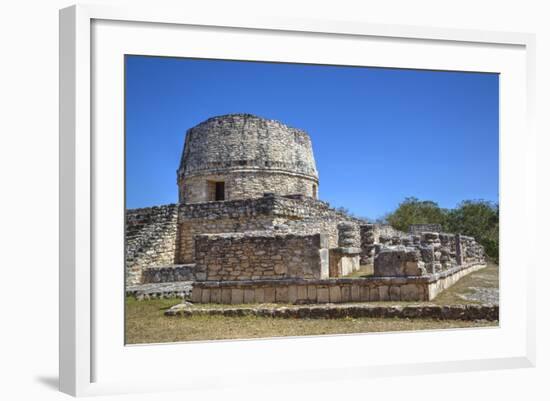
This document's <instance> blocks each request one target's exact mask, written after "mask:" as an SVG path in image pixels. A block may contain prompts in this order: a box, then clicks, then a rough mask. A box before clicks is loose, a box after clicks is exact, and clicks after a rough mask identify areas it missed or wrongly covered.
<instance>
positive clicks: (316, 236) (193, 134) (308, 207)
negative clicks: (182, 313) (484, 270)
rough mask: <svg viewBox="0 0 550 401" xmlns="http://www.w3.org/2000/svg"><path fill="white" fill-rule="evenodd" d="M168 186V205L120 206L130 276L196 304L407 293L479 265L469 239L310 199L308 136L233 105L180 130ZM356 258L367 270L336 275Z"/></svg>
mask: <svg viewBox="0 0 550 401" xmlns="http://www.w3.org/2000/svg"><path fill="white" fill-rule="evenodd" d="M177 184H178V188H179V203H178V204H173V205H166V206H158V207H152V208H144V209H134V210H128V211H127V214H126V224H127V225H126V279H127V284H128V285H133V286H135V285H137V284H143V285H152V284H154V283H162V284H163V285H167V288H171V289H170V293H174V292H178V291H179V292H181V293H185V294H188V293H189V292H191V299H192V301H193V302H205V303H206V302H212V303H243V302H244V303H253V302H283V303H323V302H348V301H349V302H351V301H378V300H380V301H384V300H411V301H414V300H429V299H432V298H433V297H434V296H435V295H437V293H438V292H439V291H441V290H442V289H444V288H446V287H448V286H449V285H452V284H453V283H454V282H455V281H456V280H457V279H459V278H460V277H462V276H463V275H464V274H467V273H469V272H470V271H473V270H476V269H478V268H480V267H483V266H484V251H483V248H482V247H481V246H480V245H479V244H477V243H476V242H475V240H474V239H473V238H470V237H465V236H462V235H460V234H445V233H441V232H440V231H441V229H440V227H439V229H438V227H436V226H435V225H428V226H425V227H420V226H415V227H411V229H410V231H409V233H404V232H400V231H398V230H395V229H393V228H392V227H391V226H387V225H379V224H371V223H369V222H367V221H364V220H360V219H356V218H353V217H351V216H349V215H347V214H345V213H342V212H340V211H338V210H335V209H333V208H331V207H330V206H329V205H328V204H327V203H326V202H323V201H320V200H318V199H317V194H318V188H319V177H318V173H317V168H316V166H315V160H314V156H313V150H312V144H311V139H310V137H309V135H308V134H307V133H306V132H304V131H301V130H298V129H295V128H290V127H288V126H286V125H284V124H282V123H280V122H277V121H273V120H266V119H263V118H259V117H256V116H252V115H248V114H233V115H226V116H219V117H213V118H210V119H208V120H206V121H204V122H203V123H201V124H199V125H197V126H196V127H194V128H191V129H189V130H188V131H187V135H186V138H185V145H184V150H183V152H182V158H181V162H180V166H179V169H178V170H177ZM426 228H429V229H430V230H426ZM361 265H373V269H374V275H372V276H369V277H357V278H355V277H354V278H348V277H346V276H348V275H350V274H351V273H354V272H355V271H357V270H359V269H360V267H361ZM183 282H189V287H185V288H186V290H185V291H183V290H181V288H180V286H178V285H173V286H170V285H169V283H183ZM176 287H177V288H179V290H178V289H175V288H176ZM187 288H190V290H189V291H188V290H187ZM180 290H181V291H180ZM167 291H168V290H167Z"/></svg>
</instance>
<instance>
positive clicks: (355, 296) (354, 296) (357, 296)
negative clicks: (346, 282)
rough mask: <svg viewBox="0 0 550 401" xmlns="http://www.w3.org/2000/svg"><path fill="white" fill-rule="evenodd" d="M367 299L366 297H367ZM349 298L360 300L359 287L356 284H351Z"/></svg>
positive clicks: (354, 300) (355, 300)
mask: <svg viewBox="0 0 550 401" xmlns="http://www.w3.org/2000/svg"><path fill="white" fill-rule="evenodd" d="M367 299H368V297H367ZM351 300H352V301H353V302H358V301H361V287H359V286H358V285H356V284H353V285H352V286H351Z"/></svg>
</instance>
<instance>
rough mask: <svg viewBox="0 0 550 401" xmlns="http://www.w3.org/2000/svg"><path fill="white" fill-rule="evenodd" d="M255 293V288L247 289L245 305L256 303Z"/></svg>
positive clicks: (245, 291)
mask: <svg viewBox="0 0 550 401" xmlns="http://www.w3.org/2000/svg"><path fill="white" fill-rule="evenodd" d="M254 295H255V292H254V288H245V290H244V303H245V304H253V303H255V302H256V301H255V299H254V298H255V297H254Z"/></svg>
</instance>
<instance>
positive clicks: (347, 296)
mask: <svg viewBox="0 0 550 401" xmlns="http://www.w3.org/2000/svg"><path fill="white" fill-rule="evenodd" d="M340 289H341V292H342V302H350V301H351V286H349V285H344V286H342V287H341V288H340Z"/></svg>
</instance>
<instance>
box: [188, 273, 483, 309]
mask: <svg viewBox="0 0 550 401" xmlns="http://www.w3.org/2000/svg"><path fill="white" fill-rule="evenodd" d="M484 267H485V265H484V264H474V265H471V266H456V267H454V268H452V269H449V270H447V271H445V272H441V273H437V274H434V275H429V276H421V277H419V276H416V277H415V276H412V277H368V278H335V279H332V278H331V279H324V280H303V279H281V280H241V281H199V282H195V283H194V284H193V290H192V292H191V301H192V302H193V303H221V304H243V303H245V304H248V303H284V304H314V303H328V302H330V303H343V302H367V301H368V302H378V301H414V302H420V301H431V300H432V299H434V298H435V297H436V296H437V295H438V294H439V293H440V292H441V291H443V290H444V289H446V288H449V287H450V286H452V285H453V284H455V283H456V282H457V281H458V280H459V279H460V278H462V277H464V276H465V275H467V274H469V273H472V272H474V271H476V270H479V269H482V268H484Z"/></svg>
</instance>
